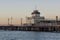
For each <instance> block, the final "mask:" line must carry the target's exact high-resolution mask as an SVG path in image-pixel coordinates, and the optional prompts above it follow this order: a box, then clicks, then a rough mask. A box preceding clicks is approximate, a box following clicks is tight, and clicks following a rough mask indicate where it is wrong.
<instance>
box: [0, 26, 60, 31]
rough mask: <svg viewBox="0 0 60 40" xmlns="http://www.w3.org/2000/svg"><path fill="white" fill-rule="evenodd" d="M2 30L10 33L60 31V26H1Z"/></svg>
mask: <svg viewBox="0 0 60 40" xmlns="http://www.w3.org/2000/svg"><path fill="white" fill-rule="evenodd" d="M0 30H9V31H46V32H53V31H60V26H0Z"/></svg>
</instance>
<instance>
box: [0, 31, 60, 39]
mask: <svg viewBox="0 0 60 40" xmlns="http://www.w3.org/2000/svg"><path fill="white" fill-rule="evenodd" d="M0 40H60V33H51V32H25V31H0Z"/></svg>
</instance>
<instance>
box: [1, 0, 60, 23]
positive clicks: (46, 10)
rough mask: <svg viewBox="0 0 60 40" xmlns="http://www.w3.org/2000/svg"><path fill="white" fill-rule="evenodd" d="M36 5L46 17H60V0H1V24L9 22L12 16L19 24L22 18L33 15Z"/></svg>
mask: <svg viewBox="0 0 60 40" xmlns="http://www.w3.org/2000/svg"><path fill="white" fill-rule="evenodd" d="M35 7H36V9H38V10H39V11H40V12H41V15H42V16H44V17H45V18H51V19H55V16H59V18H60V0H0V24H7V18H10V17H11V16H12V17H13V20H14V23H15V24H19V23H20V18H21V17H22V18H25V17H26V16H31V12H32V11H33V10H34V9H35Z"/></svg>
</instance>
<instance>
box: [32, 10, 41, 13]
mask: <svg viewBox="0 0 60 40" xmlns="http://www.w3.org/2000/svg"><path fill="white" fill-rule="evenodd" d="M32 14H40V12H39V11H38V10H34V11H33V12H32Z"/></svg>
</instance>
